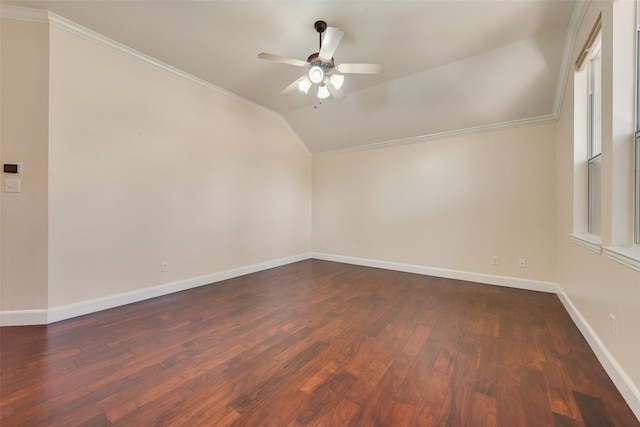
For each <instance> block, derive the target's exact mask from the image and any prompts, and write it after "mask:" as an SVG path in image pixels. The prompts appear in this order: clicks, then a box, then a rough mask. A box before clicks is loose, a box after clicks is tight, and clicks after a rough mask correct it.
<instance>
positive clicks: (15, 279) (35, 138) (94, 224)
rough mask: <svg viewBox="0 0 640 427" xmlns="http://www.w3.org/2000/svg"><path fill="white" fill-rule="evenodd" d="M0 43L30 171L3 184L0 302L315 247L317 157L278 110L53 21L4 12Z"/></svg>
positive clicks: (8, 147) (13, 135)
mask: <svg viewBox="0 0 640 427" xmlns="http://www.w3.org/2000/svg"><path fill="white" fill-rule="evenodd" d="M49 42H50V50H48V48H49ZM25 43H28V45H25ZM5 46H7V48H6V49H5ZM2 47H3V51H2V63H3V69H2V71H3V82H2V83H3V87H2V89H3V93H2V100H3V127H2V129H3V133H2V136H3V158H5V157H6V158H7V159H8V158H9V155H10V154H11V157H12V158H13V153H15V155H16V156H17V159H18V160H19V161H22V162H23V163H24V167H25V175H24V178H23V193H21V194H20V196H18V197H19V198H18V197H16V196H13V197H10V196H12V195H7V194H4V193H3V205H2V206H3V212H2V213H3V216H2V218H3V233H2V247H3V267H4V268H3V270H2V274H3V277H2V279H3V281H2V284H3V286H2V296H3V305H2V309H3V310H6V311H12V310H13V311H15V310H29V309H36V308H47V307H48V308H49V309H51V308H56V307H61V306H66V305H69V304H74V303H82V302H84V301H90V300H94V299H99V298H102V297H109V296H113V295H118V294H124V293H131V292H136V291H140V290H143V289H146V288H150V287H153V286H156V285H163V284H167V283H175V282H177V281H184V280H189V279H191V278H195V277H201V276H208V275H212V274H214V273H217V272H221V271H228V270H232V269H236V268H243V267H247V266H251V265H257V264H262V263H268V262H270V261H274V260H278V259H282V258H287V257H292V256H299V255H301V254H302V255H304V254H307V253H308V252H309V234H310V232H309V230H310V218H311V215H310V209H311V199H310V198H311V183H310V179H311V158H310V156H309V153H308V152H307V151H306V149H305V148H304V147H303V146H302V145H301V144H300V142H299V141H298V140H297V139H295V138H294V136H293V135H292V134H291V133H290V132H289V131H288V129H287V127H286V126H284V124H283V122H282V121H281V119H280V118H279V117H278V116H276V115H274V114H272V113H269V112H266V111H264V110H261V109H260V108H257V107H255V106H252V105H249V104H247V103H245V102H242V101H239V100H237V99H234V98H232V97H230V96H228V95H224V94H221V93H219V92H217V91H215V90H212V89H211V88H206V87H204V86H202V85H198V84H196V83H194V82H191V81H188V80H186V79H184V78H181V77H177V76H176V75H174V74H172V73H169V72H166V71H163V70H160V69H158V68H156V67H153V66H151V65H149V64H146V63H144V62H142V61H140V60H138V59H135V58H133V57H131V56H130V55H126V54H123V53H122V52H119V51H115V50H113V49H109V48H106V47H103V46H101V45H99V44H97V43H95V42H92V41H88V40H85V39H83V38H80V37H78V36H76V35H74V34H72V33H69V32H66V31H64V30H61V29H58V28H55V27H49V26H47V25H44V24H33V23H29V22H24V21H11V20H6V23H5V21H4V20H3V46H2ZM24 52H30V53H32V55H28V56H25V55H24ZM12 53H15V55H16V56H15V57H16V58H17V57H18V54H19V53H22V57H24V58H22V59H21V61H22V62H20V63H18V64H15V63H13V61H12V65H11V67H9V66H8V65H7V63H8V62H9V60H13V59H14V57H13V56H10V55H11V54H12ZM29 61H31V62H29ZM34 61H35V62H34ZM5 68H7V69H8V70H9V71H10V72H6V73H5ZM49 69H50V71H48V70H49ZM34 70H36V71H37V73H35V74H34V72H35V71H34ZM36 77H37V78H36ZM36 83H37V84H36ZM5 89H6V90H5ZM47 93H48V95H49V96H47ZM17 100H18V101H17ZM47 103H48V104H49V105H47ZM6 105H8V106H9V107H8V108H6V109H5V106H6ZM35 107H37V108H35ZM47 108H49V110H48V109H47ZM9 114H13V115H12V116H9ZM47 114H49V118H50V125H49V127H48V128H47ZM9 119H10V120H11V123H12V124H13V123H15V124H16V125H15V126H5V123H7V122H8V121H9ZM18 124H19V126H18ZM47 132H48V145H47ZM27 143H28V144H30V145H29V146H28V147H27V146H26V145H27ZM47 152H48V163H47ZM47 168H48V171H47ZM36 171H37V172H38V173H39V175H38V179H39V180H38V182H36V183H34V184H31V183H30V182H28V179H29V178H30V177H31V175H30V174H31V173H35V172H36ZM47 191H48V201H47ZM32 194H35V195H34V196H32ZM27 198H30V199H29V203H30V204H29V205H27V204H26V200H27ZM31 198H33V199H34V200H33V201H31ZM34 205H36V207H37V210H35V211H34V210H33V209H32V208H33V206H34ZM47 223H48V230H47ZM47 251H48V263H47ZM7 253H9V256H7ZM17 258H19V260H18V261H19V262H20V263H21V264H20V265H17V262H16V261H15V259H17ZM162 262H168V263H169V271H168V272H165V273H163V272H161V268H160V266H161V263H162ZM22 264H24V265H22ZM7 265H9V267H10V268H7ZM18 267H20V268H18ZM32 282H34V283H32ZM36 285H37V286H36Z"/></svg>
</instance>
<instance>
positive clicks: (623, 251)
mask: <svg viewBox="0 0 640 427" xmlns="http://www.w3.org/2000/svg"><path fill="white" fill-rule="evenodd" d="M605 249H606V250H607V256H608V257H609V259H612V260H614V261H616V262H619V263H620V264H622V265H626V266H627V267H629V268H632V269H634V270H637V271H640V248H638V247H618V246H613V247H612V246H607V247H605Z"/></svg>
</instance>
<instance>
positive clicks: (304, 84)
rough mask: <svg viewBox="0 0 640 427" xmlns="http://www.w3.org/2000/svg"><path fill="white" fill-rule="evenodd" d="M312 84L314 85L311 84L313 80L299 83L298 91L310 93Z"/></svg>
mask: <svg viewBox="0 0 640 427" xmlns="http://www.w3.org/2000/svg"><path fill="white" fill-rule="evenodd" d="M312 84H313V83H311V80H309V79H308V78H307V79H304V80H302V81H300V82H299V83H298V89H300V90H301V91H302V92H304V93H308V92H309V89H310V88H311V85H312Z"/></svg>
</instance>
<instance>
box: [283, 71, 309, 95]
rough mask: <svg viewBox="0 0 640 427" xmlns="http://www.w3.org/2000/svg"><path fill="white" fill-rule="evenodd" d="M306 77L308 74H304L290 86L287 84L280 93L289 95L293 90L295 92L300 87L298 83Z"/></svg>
mask: <svg viewBox="0 0 640 427" xmlns="http://www.w3.org/2000/svg"><path fill="white" fill-rule="evenodd" d="M306 78H307V75H306V74H305V75H303V76H302V77H300V78H299V79H298V80H296V81H294V82H293V83H291V84H290V85H289V86H287V87H285V88H284V89H282V92H280V95H289V94H290V93H291V92H293V91H295V90H296V89H298V83H300V82H301V81H303V80H304V79H306Z"/></svg>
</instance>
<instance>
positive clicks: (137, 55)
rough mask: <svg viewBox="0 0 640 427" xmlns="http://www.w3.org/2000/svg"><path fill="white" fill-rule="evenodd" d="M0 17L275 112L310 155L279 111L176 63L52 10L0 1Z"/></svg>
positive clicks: (268, 111)
mask: <svg viewBox="0 0 640 427" xmlns="http://www.w3.org/2000/svg"><path fill="white" fill-rule="evenodd" d="M0 17H2V18H4V19H14V20H19V21H29V22H37V23H43V24H49V25H52V26H54V27H56V28H59V29H61V30H64V31H68V32H69V33H71V34H74V35H76V36H79V37H81V38H83V39H85V40H88V41H90V42H93V43H96V44H98V45H100V46H102V47H106V48H108V49H111V50H114V51H116V52H119V53H121V54H124V55H127V56H129V57H131V58H134V59H135V60H137V61H140V62H143V63H145V64H147V65H150V66H152V67H155V68H157V69H160V70H162V71H164V72H167V73H169V74H172V75H174V76H176V77H179V78H181V79H184V80H186V81H188V82H190V83H192V84H195V85H196V86H200V87H202V88H204V89H207V90H210V91H212V92H215V93H216V94H218V95H222V96H224V97H227V98H229V99H232V100H234V101H237V102H241V103H243V104H246V105H248V106H250V107H253V108H256V109H258V110H260V111H262V112H265V113H268V114H270V115H272V116H275V117H276V118H277V119H278V120H279V121H280V122H281V123H282V124H283V125H284V126H285V128H286V129H287V131H288V132H290V133H291V135H292V137H293V138H294V139H295V140H296V141H297V142H298V143H299V144H300V145H301V146H302V147H303V149H304V150H305V152H306V153H307V154H308V155H311V152H310V151H309V149H308V148H307V146H306V145H305V144H304V142H303V141H302V140H301V139H300V137H299V136H298V134H297V133H296V132H295V131H294V130H293V129H292V128H291V126H290V125H289V123H288V122H287V121H286V120H285V119H284V117H282V115H281V114H279V113H277V112H275V111H273V110H270V109H268V108H266V107H264V106H262V105H259V104H256V103H255V102H253V101H250V100H248V99H246V98H243V97H241V96H238V95H236V94H234V93H231V92H229V91H227V90H224V89H223V88H221V87H218V86H216V85H214V84H211V83H209V82H207V81H205V80H202V79H200V78H198V77H196V76H194V75H191V74H189V73H186V72H184V71H182V70H180V69H178V68H176V67H173V66H171V65H169V64H165V63H164V62H161V61H158V60H157V59H155V58H152V57H150V56H149V55H145V54H144V53H142V52H139V51H137V50H135V49H132V48H130V47H128V46H125V45H124V44H122V43H119V42H117V41H115V40H111V39H110V38H108V37H105V36H103V35H102V34H99V33H97V32H95V31H93V30H90V29H88V28H85V27H83V26H82V25H79V24H77V23H75V22H73V21H70V20H68V19H66V18H63V17H62V16H58V15H56V14H55V13H53V12H49V11H44V10H41V9H32V8H26V7H19V6H11V5H0Z"/></svg>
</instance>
